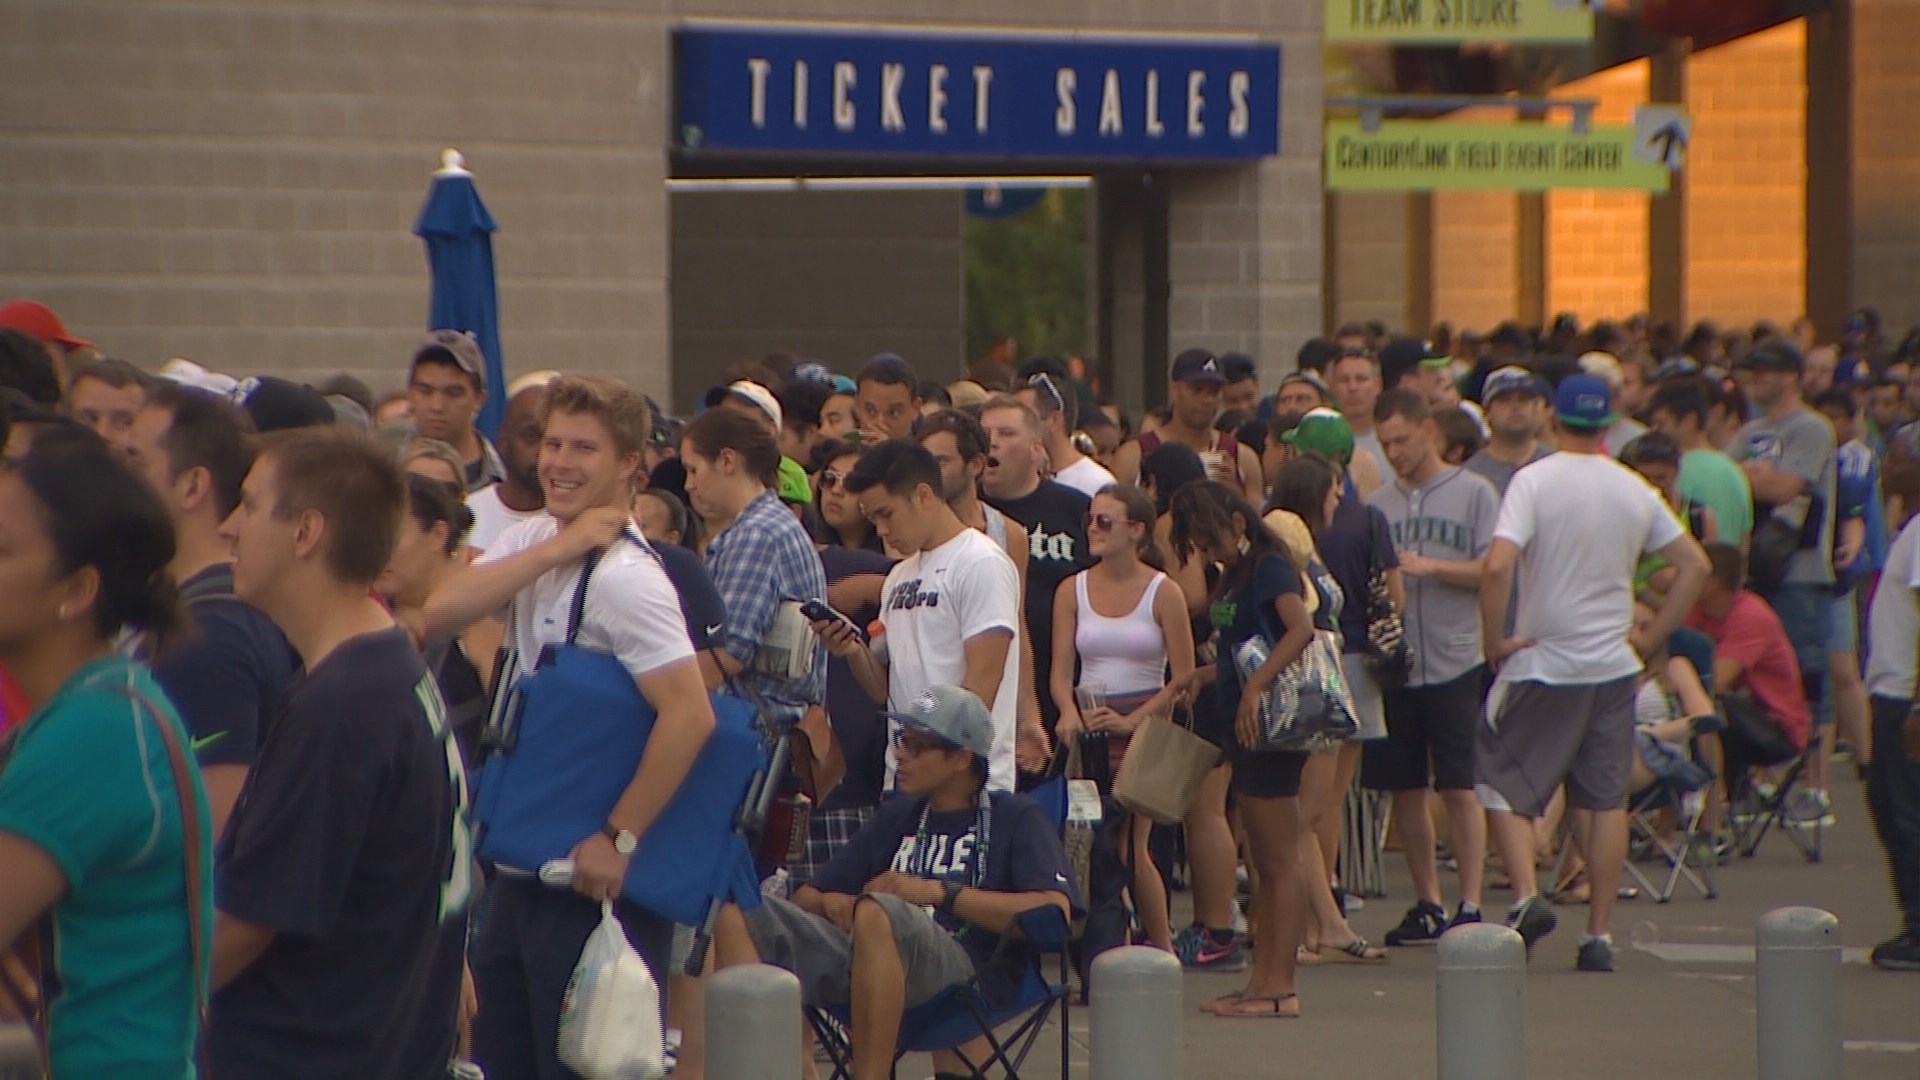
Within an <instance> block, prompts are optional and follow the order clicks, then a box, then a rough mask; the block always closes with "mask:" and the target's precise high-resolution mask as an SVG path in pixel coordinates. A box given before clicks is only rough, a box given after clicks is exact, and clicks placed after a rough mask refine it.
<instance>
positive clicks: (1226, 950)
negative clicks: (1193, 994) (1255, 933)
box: [1180, 934, 1247, 971]
mask: <svg viewBox="0 0 1920 1080" xmlns="http://www.w3.org/2000/svg"><path fill="white" fill-rule="evenodd" d="M1180 963H1181V966H1182V967H1184V968H1186V969H1187V970H1188V971H1245V970H1247V943H1246V939H1245V938H1243V937H1240V936H1239V935H1237V934H1236V935H1234V936H1233V937H1232V938H1229V939H1228V940H1226V941H1225V942H1222V941H1220V940H1219V939H1218V938H1216V937H1214V936H1213V935H1212V934H1206V935H1203V939H1202V940H1201V942H1200V945H1199V946H1198V947H1197V948H1195V949H1194V951H1193V959H1192V960H1187V959H1185V958H1184V957H1183V958H1182V959H1181V961H1180Z"/></svg>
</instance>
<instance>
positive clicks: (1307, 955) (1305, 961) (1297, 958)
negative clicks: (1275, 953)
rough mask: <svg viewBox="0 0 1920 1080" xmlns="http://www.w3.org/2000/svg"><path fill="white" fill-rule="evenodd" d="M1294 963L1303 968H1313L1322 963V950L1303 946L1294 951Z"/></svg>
mask: <svg viewBox="0 0 1920 1080" xmlns="http://www.w3.org/2000/svg"><path fill="white" fill-rule="evenodd" d="M1293 962H1294V963H1295V964H1298V965H1299V966H1301V967H1312V966H1314V965H1315V964H1318V963H1319V962H1320V950H1318V949H1309V948H1307V947H1306V946H1305V945H1302V946H1300V947H1299V948H1297V949H1295V950H1294V951H1293Z"/></svg>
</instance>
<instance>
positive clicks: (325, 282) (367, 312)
mask: <svg viewBox="0 0 1920 1080" xmlns="http://www.w3.org/2000/svg"><path fill="white" fill-rule="evenodd" d="M565 8H566V9H565V10H564V11H563V12H556V11H554V10H553V5H547V4H532V3H522V4H500V5H493V6H489V7H483V8H475V7H472V6H469V5H465V4H452V3H447V2H434V0H391V2H388V3H383V4H381V5H378V6H365V5H355V6H339V5H332V4H323V3H318V2H313V0H277V2H274V3H264V2H260V3H239V4H228V5H223V6H218V7H214V6H208V5H186V4H176V3H169V4H155V3H144V2H106V0H58V2H52V0H21V2H18V3H10V4H7V5H5V6H4V8H0V132H4V137H0V222H4V225H0V295H6V296H33V297H36V298H39V299H42V300H44V301H46V302H48V303H49V304H51V305H53V306H54V307H55V309H56V310H58V311H60V312H61V314H62V315H63V316H65V318H66V319H67V321H68V322H69V323H70V324H72V326H73V327H74V328H75V329H76V331H77V332H80V333H82V334H84V335H86V336H90V337H93V338H95V339H96V340H98V341H99V342H100V343H101V345H102V346H103V347H104V348H105V349H106V350H107V351H108V352H110V353H112V354H115V355H121V356H125V357H127V358H128V359H131V360H134V361H136V362H139V363H142V364H146V365H157V364H158V363H161V362H163V361H165V360H166V359H167V358H168V357H171V356H182V355H184V356H190V357H193V358H195V359H197V360H200V361H202V362H205V363H207V364H210V365H212V366H215V367H220V368H226V369H229V370H234V371H258V370H272V371H277V372H280V373H282V374H286V375H289V376H291V377H294V378H301V379H314V378H319V377H323V376H325V375H327V374H331V373H333V372H336V371H349V372H352V373H354V374H357V375H359V376H361V377H362V378H364V379H366V380H367V381H368V382H369V383H371V384H372V385H374V386H375V387H376V388H387V387H394V386H397V385H398V384H399V381H400V379H401V377H402V373H403V370H404V366H405V362H406V359H407V356H408V354H409V352H410V346H411V344H412V343H413V341H414V339H415V338H417V337H418V336H419V335H420V334H421V333H422V332H423V331H424V330H425V329H426V309H427V290H428V276H427V273H426V264H425V256H424V254H423V252H422V249H421V246H420V242H419V241H418V240H417V239H416V238H415V237H414V236H413V235H412V232H411V230H412V227H413V222H414V218H415V215H416V214H417V212H418V210H419V207H420V203H421V200H422V198H423V197H424V195H425V193H426V189H427V183H428V173H429V172H430V171H431V170H432V169H433V168H435V166H436V165H437V163H438V155H439V152H440V150H441V148H442V147H444V146H450V145H451V146H458V147H459V148H460V149H461V150H463V151H464V152H465V153H466V155H467V157H468V161H469V164H470V167H471V168H472V170H473V171H474V173H475V175H476V177H477V179H478V182H479V185H480V191H481V194H482V196H483V198H484V199H485V200H486V201H487V203H488V206H489V208H490V209H491V210H492V211H493V213H494V216H495V217H496V218H497V219H498V221H499V222H500V224H501V231H500V233H499V235H498V237H497V240H496V245H495V257H496V263H497V266H498V268H499V274H500V310H501V321H502V328H501V337H502V349H503V352H504V353H505V357H506V362H507V364H508V366H509V368H510V369H511V370H514V371H525V370H528V369H531V368H536V367H548V366H554V367H569V368H574V369H580V370H597V371H608V372H617V373H620V374H622V375H624V376H626V377H628V378H631V379H634V380H636V381H637V382H638V383H639V384H641V385H642V386H644V387H645V388H646V389H648V390H650V391H655V392H658V391H660V390H663V389H664V388H665V369H664V364H663V359H664V356H665V352H666V312H667V283H666V218H665V213H664V203H663V201H662V199H661V198H660V196H659V191H660V184H661V180H662V177H663V176H664V168H665V164H664V156H663V153H662V146H663V144H664V142H665V134H666V124H665V120H666V111H667V94H668V92H669V86H668V84H667V82H666V79H665V77H664V74H663V73H664V72H665V70H666V62H667V55H666V37H665V34H664V32H663V25H664V24H663V23H662V22H661V21H660V20H658V19H657V18H650V17H647V16H644V15H642V16H638V17H636V16H635V15H634V14H632V9H631V7H630V6H628V5H619V6H612V5H605V6H588V5H579V4H574V5H565Z"/></svg>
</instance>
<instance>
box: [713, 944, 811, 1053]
mask: <svg viewBox="0 0 1920 1080" xmlns="http://www.w3.org/2000/svg"><path fill="white" fill-rule="evenodd" d="M743 1035H745V1036H746V1037H743ZM707 1075H708V1076H709V1077H712V1080H793V1078H794V1077H796V1076H799V1075H800V980H799V979H796V978H794V977H793V973H792V972H788V971H782V970H781V969H779V968H777V967H773V966H772V965H770V964H746V965H742V966H740V967H730V968H726V969H724V970H721V971H718V972H715V973H714V974H713V975H712V976H711V977H709V978H708V979H707Z"/></svg>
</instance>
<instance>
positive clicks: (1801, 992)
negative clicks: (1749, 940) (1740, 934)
mask: <svg viewBox="0 0 1920 1080" xmlns="http://www.w3.org/2000/svg"><path fill="white" fill-rule="evenodd" d="M1753 940H1754V984H1755V997H1756V1002H1755V1004H1756V1011H1755V1022H1756V1024H1757V1026H1758V1030H1759V1040H1760V1041H1759V1052H1760V1080H1840V1072H1841V1036H1840V920H1838V919H1836V918H1834V917H1833V916H1832V915H1830V914H1828V913H1827V912H1824V911H1821V910H1820V909H1819V908H1810V907H1787V908H1779V909H1776V910H1774V911H1769V912H1767V913H1766V914H1765V915H1762V916H1760V924H1759V926H1758V927H1756V928H1755V930H1754V935H1753Z"/></svg>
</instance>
